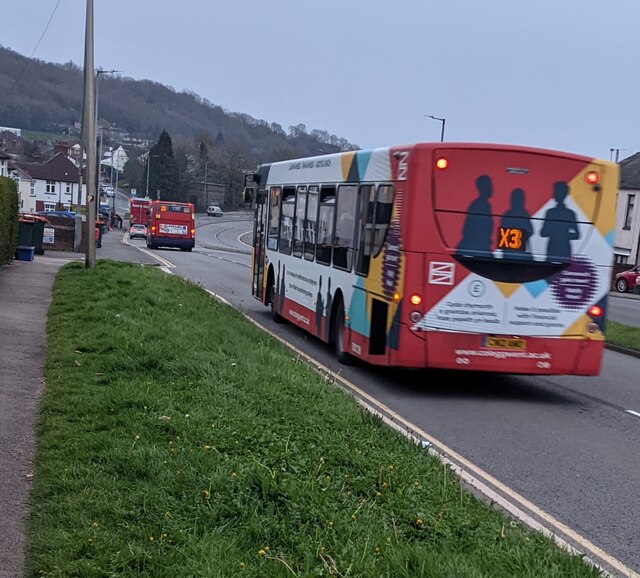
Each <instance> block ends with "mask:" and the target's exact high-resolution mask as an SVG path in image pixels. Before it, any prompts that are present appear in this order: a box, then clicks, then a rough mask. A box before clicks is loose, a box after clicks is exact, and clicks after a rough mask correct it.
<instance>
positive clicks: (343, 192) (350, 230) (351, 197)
mask: <svg viewBox="0 0 640 578" xmlns="http://www.w3.org/2000/svg"><path fill="white" fill-rule="evenodd" d="M357 201H358V187H357V186H356V185H342V186H340V187H339V188H338V200H337V203H336V231H335V241H334V244H333V264H334V266H336V267H339V268H340V269H346V270H347V271H350V270H351V264H352V262H353V241H354V226H355V220H356V204H357Z"/></svg>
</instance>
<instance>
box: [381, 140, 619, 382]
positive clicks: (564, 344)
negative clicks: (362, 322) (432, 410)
mask: <svg viewBox="0 0 640 578" xmlns="http://www.w3.org/2000/svg"><path fill="white" fill-rule="evenodd" d="M391 155H392V158H393V159H395V161H392V171H393V172H394V173H395V174H396V175H399V174H404V175H406V178H404V179H402V180H399V181H397V182H398V186H397V192H396V200H395V205H396V207H395V210H394V219H397V221H396V224H393V223H392V229H393V227H394V226H395V227H396V230H397V233H398V235H400V237H401V239H400V246H401V247H402V265H401V270H402V274H401V275H400V277H399V284H398V290H399V293H398V294H399V295H401V306H400V311H399V314H398V315H397V316H396V319H395V321H394V324H395V329H394V331H393V334H394V335H396V336H397V339H396V343H395V350H393V351H390V352H389V364H390V365H399V366H414V367H425V366H426V367H438V368H449V369H466V370H472V371H494V372H505V373H519V374H548V375H552V374H556V375H557V374H567V375H597V374H599V372H600V369H601V360H602V353H603V348H604V326H605V315H606V303H607V295H608V293H609V289H610V286H611V270H612V264H613V249H612V243H613V238H614V225H615V203H616V193H617V183H618V167H617V165H615V163H610V162H608V161H603V160H598V159H593V158H590V157H584V156H579V155H573V154H566V153H561V152H557V151H550V150H546V149H532V148H524V147H510V146H501V145H474V144H447V145H445V144H441V143H437V144H424V145H415V146H413V147H406V148H403V147H397V148H393V149H392V150H391ZM401 161H402V162H404V163H405V167H401V168H403V170H402V171H401V170H399V167H398V165H399V164H400V162H401ZM394 162H395V163H397V164H396V166H393V163H394Z"/></svg>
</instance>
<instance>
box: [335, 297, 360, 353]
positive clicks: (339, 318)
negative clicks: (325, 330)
mask: <svg viewBox="0 0 640 578" xmlns="http://www.w3.org/2000/svg"><path fill="white" fill-rule="evenodd" d="M333 345H334V348H335V352H336V359H337V360H338V361H339V362H340V363H342V364H343V365H353V364H354V361H355V360H354V358H353V356H352V355H351V354H350V353H348V352H347V350H346V349H345V343H344V306H343V305H342V303H340V304H339V305H338V309H337V310H336V314H335V316H334V318H333Z"/></svg>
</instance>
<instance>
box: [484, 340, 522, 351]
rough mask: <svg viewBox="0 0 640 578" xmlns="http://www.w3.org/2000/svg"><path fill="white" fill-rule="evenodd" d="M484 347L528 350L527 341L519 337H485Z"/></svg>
mask: <svg viewBox="0 0 640 578" xmlns="http://www.w3.org/2000/svg"><path fill="white" fill-rule="evenodd" d="M484 346H485V347H490V348H491V349H526V348H527V341H526V339H520V338H519V337H485V338H484Z"/></svg>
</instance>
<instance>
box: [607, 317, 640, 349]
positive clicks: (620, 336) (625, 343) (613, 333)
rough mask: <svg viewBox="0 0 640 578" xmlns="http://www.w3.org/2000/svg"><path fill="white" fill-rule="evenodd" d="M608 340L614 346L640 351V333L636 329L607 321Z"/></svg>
mask: <svg viewBox="0 0 640 578" xmlns="http://www.w3.org/2000/svg"><path fill="white" fill-rule="evenodd" d="M606 340H607V343H612V344H613V345H619V346H620V347H626V348H627V349H634V350H636V351H640V331H639V330H638V329H637V328H635V327H629V326H627V325H622V324H620V323H616V322H615V321H607V329H606Z"/></svg>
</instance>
